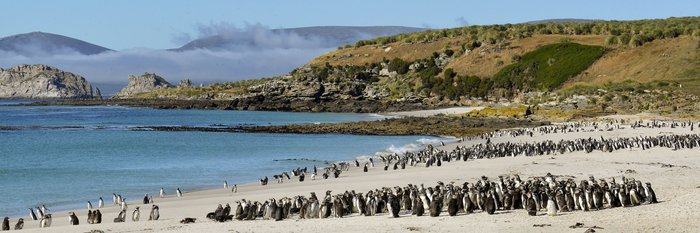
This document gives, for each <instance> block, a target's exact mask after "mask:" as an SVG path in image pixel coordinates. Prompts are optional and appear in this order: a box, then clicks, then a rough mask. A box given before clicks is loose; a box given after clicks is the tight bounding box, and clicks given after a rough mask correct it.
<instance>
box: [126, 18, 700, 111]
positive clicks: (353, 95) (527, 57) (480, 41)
mask: <svg viewBox="0 0 700 233" xmlns="http://www.w3.org/2000/svg"><path fill="white" fill-rule="evenodd" d="M698 52H700V17H684V18H669V19H654V20H637V21H591V22H547V23H539V24H514V25H511V24H507V25H487V26H468V27H461V28H452V29H443V30H427V31H421V32H415V33H410V34H400V35H395V36H388V37H380V38H376V39H372V40H361V41H358V42H356V43H355V44H354V45H347V46H344V47H343V48H340V49H338V50H335V51H332V52H329V53H327V54H324V55H321V56H319V57H317V58H315V59H314V60H312V61H310V62H309V63H308V64H307V65H305V66H302V67H299V68H297V69H295V70H294V71H292V72H290V73H289V74H288V75H283V76H279V77H272V78H268V79H261V80H250V81H245V82H236V83H221V84H212V85H210V86H205V87H189V88H169V89H161V90H157V91H154V92H150V93H144V94H141V95H139V96H137V97H140V98H175V99H202V98H204V99H221V100H225V99H241V98H243V99H251V98H252V99H256V98H257V99H262V100H265V101H270V100H279V101H282V102H281V103H282V105H284V106H285V107H284V108H285V109H292V110H293V109H295V108H294V107H292V106H293V105H294V103H295V101H313V102H316V103H322V102H328V101H337V100H344V101H370V102H372V101H374V102H378V103H379V102H381V103H388V102H392V103H417V104H420V105H422V106H423V107H424V108H433V107H437V106H452V105H473V104H479V105H484V104H498V103H503V102H508V103H516V104H517V103H520V104H527V105H535V106H537V108H542V109H559V110H564V111H569V110H571V111H574V110H576V111H578V110H581V111H584V110H585V111H587V112H609V111H613V112H618V113H619V112H630V111H631V112H640V111H665V112H675V111H681V112H687V113H692V112H695V110H694V109H696V108H695V106H694V103H695V102H693V101H694V100H697V97H696V96H695V95H697V94H698V93H700V84H699V83H700V82H698V79H699V77H698V76H699V74H700V62H698V61H699V60H700V59H698V58H700V54H699V53H698ZM650 99H654V100H655V101H654V102H653V103H652V104H649V103H648V102H649V101H648V100H650ZM252 101H253V102H254V101H255V100H252ZM645 102H647V103H645ZM317 110H318V109H317ZM320 110H321V111H323V110H324V109H320ZM325 110H326V111H332V109H330V110H329V109H325ZM556 114H559V113H556ZM582 114H584V115H585V114H588V113H582Z"/></svg>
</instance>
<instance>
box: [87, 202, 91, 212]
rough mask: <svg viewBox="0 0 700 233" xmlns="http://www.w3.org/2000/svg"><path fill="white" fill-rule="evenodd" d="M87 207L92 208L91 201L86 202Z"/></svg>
mask: <svg viewBox="0 0 700 233" xmlns="http://www.w3.org/2000/svg"><path fill="white" fill-rule="evenodd" d="M87 209H88V210H92V202H90V201H88V203H87Z"/></svg>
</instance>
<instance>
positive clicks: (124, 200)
mask: <svg viewBox="0 0 700 233" xmlns="http://www.w3.org/2000/svg"><path fill="white" fill-rule="evenodd" d="M128 208H129V206H128V205H127V204H126V199H122V205H121V210H123V211H126V210H127V209H128Z"/></svg>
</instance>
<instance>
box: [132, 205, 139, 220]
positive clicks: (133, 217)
mask: <svg viewBox="0 0 700 233" xmlns="http://www.w3.org/2000/svg"><path fill="white" fill-rule="evenodd" d="M140 217H141V211H139V207H138V206H137V207H136V209H134V212H133V213H131V221H134V222H138V221H139V218H140Z"/></svg>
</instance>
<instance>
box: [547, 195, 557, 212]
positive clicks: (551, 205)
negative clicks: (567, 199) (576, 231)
mask: <svg viewBox="0 0 700 233" xmlns="http://www.w3.org/2000/svg"><path fill="white" fill-rule="evenodd" d="M555 200H556V197H555V195H554V192H552V191H550V192H547V215H549V216H556V215H557V211H558V209H557V203H556V201H555Z"/></svg>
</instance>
